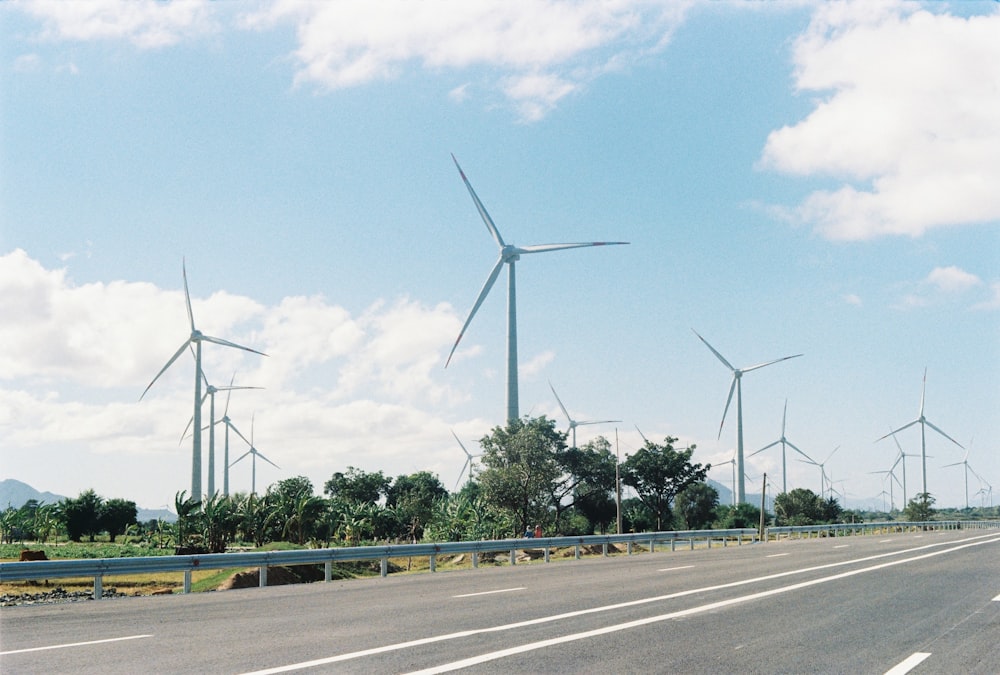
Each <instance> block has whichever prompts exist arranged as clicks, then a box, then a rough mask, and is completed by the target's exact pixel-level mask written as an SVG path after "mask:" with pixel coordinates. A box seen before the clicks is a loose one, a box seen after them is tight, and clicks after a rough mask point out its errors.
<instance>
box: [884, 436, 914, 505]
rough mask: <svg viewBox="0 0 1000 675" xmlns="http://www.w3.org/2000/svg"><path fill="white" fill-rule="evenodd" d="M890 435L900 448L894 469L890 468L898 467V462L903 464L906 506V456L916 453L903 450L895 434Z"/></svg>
mask: <svg viewBox="0 0 1000 675" xmlns="http://www.w3.org/2000/svg"><path fill="white" fill-rule="evenodd" d="M890 435H891V436H892V440H893V441H895V442H896V448H898V449H899V455H898V456H897V457H896V461H895V462H893V465H892V469H890V470H894V469H895V468H896V464H900V463H901V464H902V467H903V506H904V507H905V506H906V505H907V504H909V502H908V501H907V500H906V458H907V457H915V456H916V455H908V454H906V453H905V452H903V446H902V445H900V444H899V439H898V438H896V436H895V434H890Z"/></svg>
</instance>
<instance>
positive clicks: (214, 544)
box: [200, 492, 240, 553]
mask: <svg viewBox="0 0 1000 675" xmlns="http://www.w3.org/2000/svg"><path fill="white" fill-rule="evenodd" d="M239 523H240V516H239V513H238V511H237V502H235V501H234V500H233V499H232V498H231V497H224V496H222V495H221V494H219V493H218V492H216V493H215V494H214V495H212V496H210V497H206V498H205V501H204V502H203V503H202V505H201V523H200V524H201V536H202V539H203V541H204V542H205V545H206V546H208V550H209V552H210V553H225V552H226V547H227V546H229V544H230V543H232V542H233V540H234V539H235V538H236V533H237V530H238V529H239Z"/></svg>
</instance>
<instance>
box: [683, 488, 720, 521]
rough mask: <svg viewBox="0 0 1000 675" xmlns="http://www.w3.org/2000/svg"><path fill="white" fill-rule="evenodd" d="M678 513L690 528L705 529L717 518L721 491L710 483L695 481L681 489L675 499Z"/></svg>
mask: <svg viewBox="0 0 1000 675" xmlns="http://www.w3.org/2000/svg"><path fill="white" fill-rule="evenodd" d="M675 504H676V506H677V513H678V515H680V517H681V518H682V519H683V520H684V527H685V528H686V529H688V530H704V529H707V528H708V527H710V526H711V524H712V523H713V522H714V521H715V519H716V517H717V516H716V513H715V510H716V507H718V505H719V492H718V490H716V489H715V488H714V487H712V486H711V485H709V484H708V483H693V484H691V485H688V486H687V487H686V488H684V489H683V490H681V491H680V492H679V493H678V494H677V499H676V500H675Z"/></svg>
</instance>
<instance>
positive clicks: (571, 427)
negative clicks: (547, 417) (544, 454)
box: [549, 382, 642, 448]
mask: <svg viewBox="0 0 1000 675" xmlns="http://www.w3.org/2000/svg"><path fill="white" fill-rule="evenodd" d="M549 389H551V390H552V395H553V396H555V397H556V403H558V404H559V407H560V408H561V409H562V411H563V415H565V416H566V419H568V420H569V430H570V431H572V432H573V447H574V448H575V447H576V428H577V427H579V426H583V425H586V424H613V423H616V422H621V420H594V421H588V422H582V421H577V420H575V419H573V418H572V417H570V416H569V411H568V410H566V406H564V405H563V402H562V401H561V400H559V394H557V393H556V388H555V387H553V386H552V382H549ZM639 435H640V436H641V435H642V432H641V431H640V432H639Z"/></svg>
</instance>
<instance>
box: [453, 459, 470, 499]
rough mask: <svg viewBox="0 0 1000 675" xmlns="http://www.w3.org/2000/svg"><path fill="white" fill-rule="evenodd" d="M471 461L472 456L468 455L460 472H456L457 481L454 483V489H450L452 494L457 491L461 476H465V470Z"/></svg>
mask: <svg viewBox="0 0 1000 675" xmlns="http://www.w3.org/2000/svg"><path fill="white" fill-rule="evenodd" d="M471 461H472V455H469V457H467V458H466V460H465V464H463V465H462V470H461V471H459V472H458V480H457V481H455V487H454V488H452V490H451V491H452V492H455V491H456V490H458V486H459V484H460V483H461V482H462V476H464V475H465V470H466V469H467V468H469V462H471Z"/></svg>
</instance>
